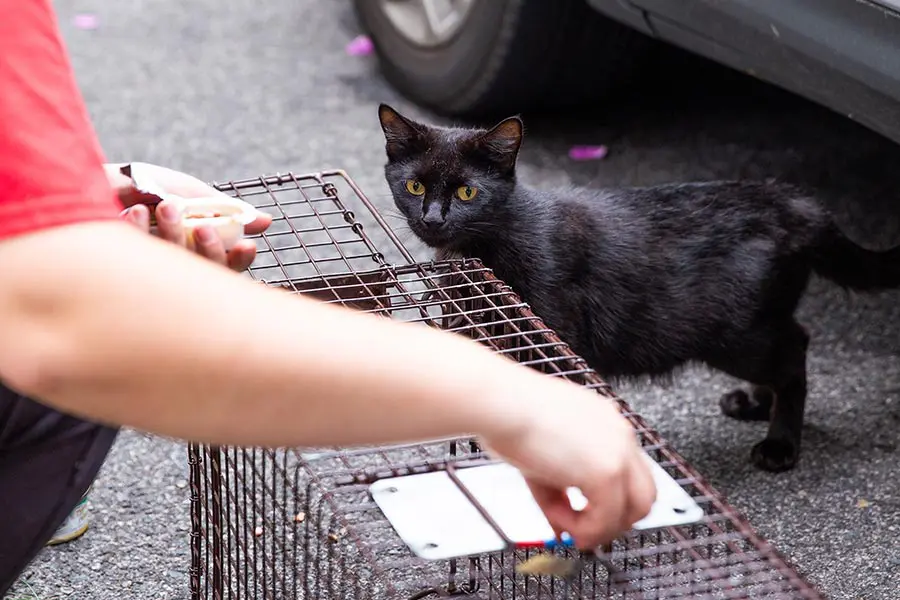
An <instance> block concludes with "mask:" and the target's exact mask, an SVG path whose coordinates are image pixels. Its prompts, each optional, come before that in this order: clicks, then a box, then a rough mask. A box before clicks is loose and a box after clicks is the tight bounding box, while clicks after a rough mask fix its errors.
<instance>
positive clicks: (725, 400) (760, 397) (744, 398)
mask: <svg viewBox="0 0 900 600" xmlns="http://www.w3.org/2000/svg"><path fill="white" fill-rule="evenodd" d="M774 402H775V392H773V391H772V388H770V387H766V386H764V385H754V386H751V387H750V393H749V394H748V393H747V392H746V391H745V390H742V389H741V388H737V389H734V390H732V391H730V392H728V393H727V394H723V395H722V397H721V398H719V406H720V407H721V409H722V414H724V415H725V416H728V417H731V418H732V419H737V420H738V421H768V420H769V418H770V416H771V414H772V404H773V403H774Z"/></svg>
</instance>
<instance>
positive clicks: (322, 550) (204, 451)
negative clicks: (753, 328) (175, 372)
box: [188, 171, 822, 600]
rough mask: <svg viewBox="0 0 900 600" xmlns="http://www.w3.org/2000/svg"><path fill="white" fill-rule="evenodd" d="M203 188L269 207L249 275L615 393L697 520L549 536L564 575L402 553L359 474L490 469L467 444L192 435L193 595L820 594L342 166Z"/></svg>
mask: <svg viewBox="0 0 900 600" xmlns="http://www.w3.org/2000/svg"><path fill="white" fill-rule="evenodd" d="M216 187H218V189H220V190H222V191H224V192H226V193H228V194H230V195H234V196H238V197H240V198H242V199H244V200H246V201H248V202H250V203H252V204H254V205H255V206H257V207H258V208H260V209H262V210H265V211H267V212H269V213H270V214H272V215H273V216H274V217H275V220H274V222H273V224H272V226H271V227H270V228H269V230H268V231H267V232H266V233H264V234H262V235H260V236H256V240H257V247H258V258H257V260H256V262H255V263H254V265H253V267H251V269H250V271H249V275H250V277H252V278H253V279H255V280H257V281H258V282H260V283H262V284H263V285H268V286H273V287H278V288H282V289H284V290H285V291H286V292H287V293H292V294H307V295H310V296H313V297H315V298H318V299H320V300H322V301H325V302H331V303H338V304H342V305H344V306H347V307H351V308H353V309H356V310H360V311H365V312H371V313H374V314H379V315H383V316H385V317H388V318H395V319H402V320H405V321H412V322H417V323H421V324H423V325H425V326H431V327H437V328H440V329H442V330H445V331H448V332H453V333H456V334H459V335H464V336H467V337H470V338H472V339H474V340H476V341H478V342H479V343H482V344H485V345H486V346H488V347H489V348H490V349H492V350H493V351H495V352H498V353H501V354H503V355H505V356H507V357H508V358H510V359H512V360H515V361H517V362H519V363H521V364H523V365H526V366H528V367H530V368H534V369H537V370H539V371H541V372H543V373H545V374H546V375H548V376H552V377H563V378H566V379H569V380H571V381H573V382H575V383H577V384H580V385H583V386H586V387H588V388H590V389H593V390H596V392H597V393H598V394H601V395H604V396H606V397H608V398H611V399H614V400H615V401H616V402H617V403H618V406H619V407H620V409H621V411H622V412H623V414H624V415H625V416H626V417H627V418H628V419H629V421H630V422H631V423H632V425H633V426H634V428H635V431H636V433H637V435H638V437H639V439H640V441H641V444H642V446H643V448H644V450H645V451H646V452H647V454H648V456H649V457H650V458H652V459H653V460H654V461H655V462H656V463H657V464H658V465H659V466H660V467H662V468H663V469H664V470H665V471H666V472H667V473H668V474H669V475H670V476H671V477H673V478H674V479H675V481H677V483H678V484H679V485H680V486H681V487H682V488H683V489H684V490H685V491H686V492H687V493H688V494H689V495H690V497H691V498H692V499H693V500H694V501H695V502H696V503H697V504H698V505H699V506H700V507H702V509H703V517H702V519H701V520H700V521H698V522H696V523H693V524H690V525H685V526H675V527H667V528H664V529H659V530H653V531H644V532H639V531H635V532H631V533H629V534H627V535H625V536H624V537H622V538H620V539H618V540H616V541H615V542H614V543H613V544H611V545H610V546H609V547H607V548H604V549H603V551H602V552H597V553H596V555H595V556H590V557H587V556H581V555H580V554H579V553H578V552H576V551H573V550H570V549H567V548H559V549H556V550H554V552H555V553H557V554H559V555H561V556H566V557H572V558H577V559H579V560H580V568H579V570H578V571H577V572H575V573H574V574H572V576H570V577H568V578H565V579H560V578H552V577H549V576H535V575H524V574H521V573H518V572H517V570H516V565H517V564H519V563H520V562H521V561H522V560H524V559H526V558H528V557H530V556H532V555H533V554H534V552H536V551H534V550H505V551H499V552H491V553H486V554H481V555H477V556H471V557H467V558H455V559H449V560H424V559H422V558H418V557H417V556H415V555H414V554H413V553H412V552H411V551H410V549H409V547H408V546H407V545H406V544H405V543H404V542H403V541H402V540H401V539H400V538H399V537H398V535H397V533H396V532H395V530H394V528H393V527H392V525H391V523H390V522H389V521H388V520H387V519H386V518H385V516H384V514H383V512H382V511H381V510H380V509H379V507H378V506H377V505H376V503H375V502H374V500H373V498H372V496H371V494H370V491H369V486H370V485H371V484H373V483H374V482H376V481H379V480H382V479H384V478H387V477H396V476H401V475H407V474H418V473H429V472H441V471H447V470H451V471H452V470H453V469H455V468H465V467H467V466H473V465H483V464H488V462H489V460H490V459H489V458H488V457H487V456H485V455H484V454H483V453H482V451H481V449H480V448H479V447H478V445H477V443H476V442H475V440H471V439H460V440H431V441H428V442H423V443H415V444H403V445H396V446H384V447H372V448H351V449H342V448H319V449H298V448H286V449H277V450H271V449H261V448H235V447H218V446H207V445H198V444H191V445H190V446H189V448H188V453H189V463H190V489H191V520H192V533H191V536H192V538H191V559H192V564H191V571H190V575H191V577H190V586H191V597H192V599H194V600H199V599H200V598H204V599H205V598H213V599H215V600H219V599H223V598H229V599H231V598H235V599H238V598H246V599H251V598H252V599H303V600H307V599H309V600H312V599H317V600H318V599H322V600H325V599H329V600H330V599H340V600H343V599H350V598H352V599H354V600H355V599H370V598H371V599H385V598H390V599H394V598H396V599H401V600H415V599H424V598H443V597H456V598H471V599H476V598H477V599H488V598H490V599H498V600H499V599H512V598H521V599H523V600H524V599H532V598H534V599H563V598H565V599H573V600H574V599H588V598H590V599H599V598H635V599H637V598H641V599H644V598H646V599H651V598H652V599H662V598H691V599H699V598H704V599H705V598H709V599H713V598H716V599H718V598H773V599H784V600H788V599H790V600H794V599H801V598H808V599H818V598H821V597H822V596H821V594H820V593H819V592H817V591H816V590H815V589H813V587H812V586H811V585H810V584H809V583H808V582H807V581H806V580H805V579H804V578H803V577H802V576H801V575H800V574H799V573H798V572H797V571H796V570H795V569H794V568H792V567H791V566H790V565H789V564H788V563H787V562H786V561H785V559H784V558H783V557H782V556H781V555H779V553H778V552H777V551H776V550H775V549H774V548H773V547H772V546H771V545H770V544H769V543H768V542H766V541H765V540H764V539H762V538H760V537H759V536H758V535H757V534H756V533H755V532H754V530H753V529H752V527H751V526H750V525H749V524H748V522H747V521H746V520H745V519H744V518H743V517H742V516H741V515H740V514H738V513H737V511H736V510H735V509H734V508H732V507H731V506H729V505H728V504H727V503H726V501H725V500H724V498H723V497H722V496H721V495H720V494H719V493H718V492H717V491H715V490H714V489H713V488H712V487H711V486H710V485H709V484H708V483H707V482H706V481H705V480H704V478H703V477H702V476H701V475H700V474H699V473H697V472H696V470H695V469H694V468H693V467H692V466H690V465H689V464H688V463H687V462H686V461H685V460H684V459H683V458H682V457H681V456H680V455H679V454H678V453H677V452H675V451H674V450H673V449H672V448H671V447H670V446H669V445H668V444H667V443H666V442H665V441H664V440H663V439H662V438H661V437H660V436H659V435H658V434H657V433H656V432H655V431H654V430H652V429H651V428H650V427H649V426H648V425H647V423H645V422H644V420H643V419H642V418H641V417H640V416H639V415H637V414H635V413H634V412H633V411H632V410H631V409H630V408H629V406H628V404H627V403H626V402H625V401H623V400H622V399H621V398H619V397H617V396H616V395H615V393H614V392H613V390H612V389H611V388H610V387H609V386H608V385H607V384H606V383H605V382H603V381H602V380H601V379H600V378H599V377H598V376H597V374H596V373H595V372H594V371H592V370H591V369H590V368H588V366H587V364H586V363H585V362H584V360H582V359H581V358H579V357H578V356H576V355H575V354H574V353H573V352H572V351H571V350H570V349H569V347H568V346H567V345H566V344H565V343H564V342H563V341H562V340H560V338H559V337H558V336H557V335H556V334H555V333H554V332H553V331H552V330H551V329H549V328H547V327H546V325H545V324H544V323H543V322H542V321H541V319H540V318H539V317H538V316H536V315H535V314H534V313H532V312H531V310H530V309H529V307H528V305H527V304H526V303H524V302H523V301H522V300H521V299H520V298H519V297H518V296H517V295H516V294H515V292H514V290H512V289H510V288H509V287H508V286H507V285H505V284H504V283H503V282H502V281H500V280H499V279H497V278H496V277H495V276H494V275H493V274H492V272H491V271H490V270H489V269H488V268H486V267H485V266H484V265H483V264H481V263H480V262H479V261H478V260H476V259H465V260H450V261H443V262H434V261H431V262H416V261H415V260H414V259H413V257H412V256H411V255H410V253H409V252H408V251H407V250H406V248H405V247H404V246H403V244H402V243H401V242H400V240H399V239H398V238H397V236H396V235H395V234H394V232H393V231H392V230H391V228H390V227H389V226H388V225H387V224H386V222H385V221H384V219H383V218H382V216H381V215H380V214H379V213H378V211H377V210H376V209H375V207H374V206H373V205H372V204H371V202H370V201H369V200H368V199H367V198H366V197H365V195H364V194H363V193H362V191H361V190H360V189H359V188H358V186H357V185H356V184H355V183H354V182H353V181H352V180H351V179H350V178H349V177H348V176H347V175H346V174H345V173H343V172H341V171H332V172H327V173H318V174H311V175H302V176H299V175H294V174H285V175H274V176H269V177H260V178H254V179H246V180H241V181H233V182H228V183H223V184H216ZM357 213H359V214H357ZM366 223H368V224H369V225H371V228H367V227H366ZM298 418H302V415H298Z"/></svg>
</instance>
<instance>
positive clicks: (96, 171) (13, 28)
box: [0, 0, 122, 241]
mask: <svg viewBox="0 0 900 600" xmlns="http://www.w3.org/2000/svg"><path fill="white" fill-rule="evenodd" d="M0 14H2V15H3V18H2V19H0V241H2V240H3V239H5V238H9V237H11V236H14V235H18V234H22V233H26V232H31V231H36V230H39V229H44V228H48V227H55V226H59V225H66V224H71V223H76V222H80V221H89V220H105V219H113V218H117V217H118V214H119V212H120V211H121V210H122V206H121V204H120V202H119V200H118V198H117V196H116V194H115V192H114V190H113V189H112V186H111V185H110V183H109V181H108V179H107V177H106V173H105V171H104V169H103V162H104V157H103V152H102V150H101V149H100V144H99V141H98V140H97V136H96V133H95V132H94V129H93V127H92V125H91V122H90V117H89V115H88V111H87V108H86V106H85V103H84V100H83V98H82V96H81V94H80V92H79V90H78V86H77V84H76V81H75V75H74V73H73V71H72V66H71V63H70V61H69V58H68V55H67V53H66V49H65V45H64V43H63V40H62V36H61V34H60V31H59V28H58V25H57V21H56V15H55V13H54V11H53V8H52V6H51V0H0Z"/></svg>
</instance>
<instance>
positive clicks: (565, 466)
mask: <svg viewBox="0 0 900 600" xmlns="http://www.w3.org/2000/svg"><path fill="white" fill-rule="evenodd" d="M543 377H546V376H543ZM547 383H548V384H549V385H541V384H538V385H535V386H534V392H533V393H532V394H529V397H528V398H520V399H519V400H521V404H520V405H519V406H520V410H521V411H522V412H520V413H519V415H517V417H516V418H517V419H519V418H522V419H523V421H522V423H524V426H523V427H521V428H518V430H517V431H516V432H515V434H514V435H509V431H508V430H507V431H506V432H504V434H503V435H501V436H498V437H497V438H496V439H495V438H492V437H490V436H486V437H484V438H483V439H484V442H485V444H486V446H487V448H486V449H487V450H488V453H489V454H496V455H498V457H502V458H503V459H505V460H506V461H507V462H509V463H510V464H512V465H514V466H516V467H517V468H519V470H520V471H521V472H522V475H523V476H524V477H525V479H526V481H527V482H528V486H529V488H530V489H531V493H532V495H533V496H534V499H535V500H536V501H537V503H538V505H539V506H540V507H541V509H542V510H543V512H544V515H545V516H546V517H547V520H548V521H549V522H550V525H551V526H552V527H553V529H554V531H555V532H556V534H557V536H560V535H561V534H562V533H563V532H568V533H569V535H571V536H572V538H573V542H574V543H575V545H576V546H577V547H578V548H580V549H582V550H592V549H594V548H597V547H598V546H600V545H601V544H607V543H609V542H611V541H612V540H613V539H615V538H616V537H618V536H619V535H620V534H622V533H624V532H625V531H627V530H629V529H631V527H632V526H633V525H634V524H635V523H636V522H637V521H639V520H641V519H642V518H644V517H645V516H647V515H648V514H649V512H650V509H651V508H652V506H653V502H654V501H655V499H656V486H655V484H654V481H653V476H652V474H651V472H650V468H649V466H648V465H647V464H646V463H645V459H644V457H643V456H641V454H642V452H643V451H642V450H641V449H640V445H639V443H638V441H637V438H636V436H635V431H634V428H633V427H632V426H631V425H630V424H629V423H628V421H626V420H625V418H624V417H623V416H622V415H621V413H620V412H619V411H618V410H617V409H616V407H615V406H614V404H613V403H612V402H611V401H610V400H608V399H606V398H604V397H602V396H599V395H598V394H597V393H596V392H591V391H588V390H586V389H582V388H579V387H578V386H576V385H574V384H571V383H568V382H564V381H561V380H555V379H550V378H549V377H548V378H547ZM559 384H562V385H559ZM554 386H555V387H554ZM569 487H577V488H578V489H579V490H581V493H582V494H583V495H584V496H585V498H587V501H588V503H587V506H586V507H585V508H584V509H583V510H581V511H575V510H574V509H573V508H572V506H571V504H570V502H569V498H568V496H567V494H566V489H567V488H569Z"/></svg>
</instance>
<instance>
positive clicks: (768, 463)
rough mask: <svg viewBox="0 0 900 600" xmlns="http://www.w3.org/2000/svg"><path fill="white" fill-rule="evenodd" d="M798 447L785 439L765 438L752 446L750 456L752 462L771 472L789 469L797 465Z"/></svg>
mask: <svg viewBox="0 0 900 600" xmlns="http://www.w3.org/2000/svg"><path fill="white" fill-rule="evenodd" d="M799 456H800V448H799V447H798V446H797V444H795V443H794V442H791V441H790V440H785V439H772V438H766V439H764V440H763V441H761V442H760V443H758V444H756V445H755V446H753V451H752V453H751V457H752V459H753V464H754V465H756V466H757V467H759V468H760V469H762V470H763V471H769V472H771V473H781V472H783V471H790V470H791V469H793V468H794V467H795V466H796V465H797V459H798V458H799Z"/></svg>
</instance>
